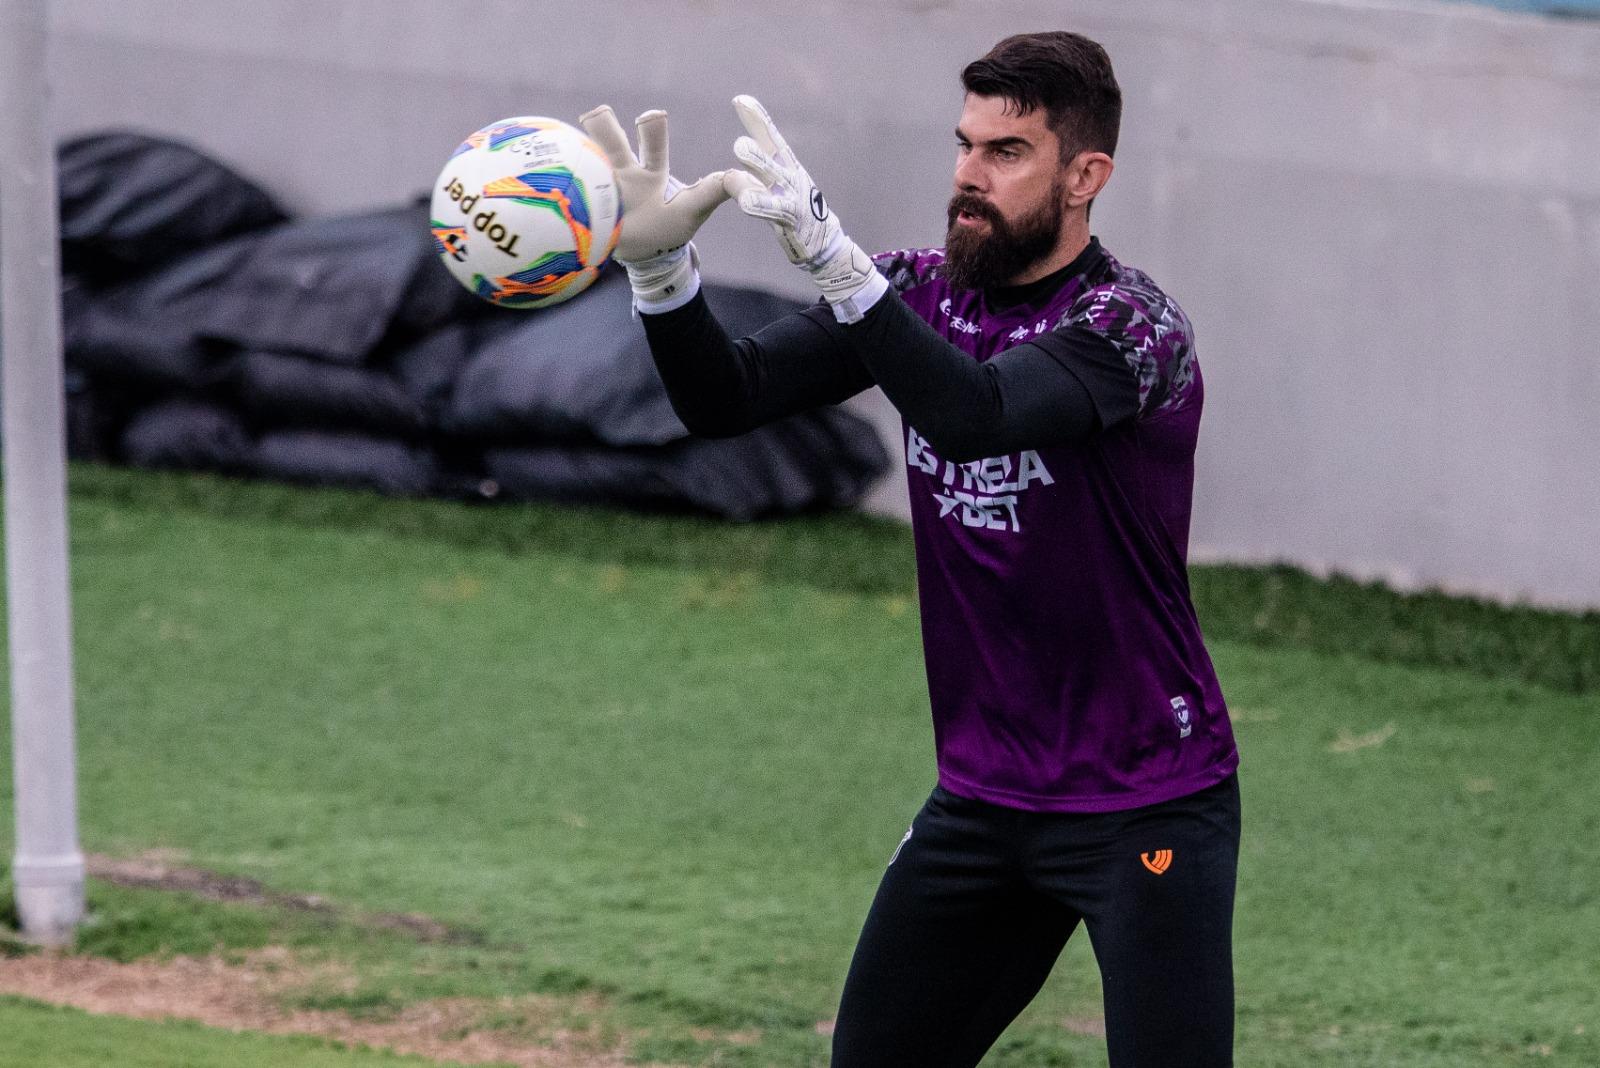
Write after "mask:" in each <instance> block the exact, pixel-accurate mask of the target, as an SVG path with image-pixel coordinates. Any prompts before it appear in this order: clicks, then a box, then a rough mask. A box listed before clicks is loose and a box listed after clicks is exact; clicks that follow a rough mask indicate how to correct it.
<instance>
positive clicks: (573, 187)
mask: <svg viewBox="0 0 1600 1068" xmlns="http://www.w3.org/2000/svg"><path fill="white" fill-rule="evenodd" d="M432 225H433V241H434V247H435V248H436V249H437V250H438V252H439V256H440V258H441V259H442V260H443V261H444V265H445V266H446V267H447V268H449V270H450V273H451V274H453V275H455V276H456V279H457V280H458V281H460V282H461V284H462V285H464V286H466V287H467V288H468V289H470V290H472V292H474V293H476V294H477V295H478V296H480V297H482V298H483V299H484V300H487V301H489V302H490V303H493V304H498V305H500V306H502V307H506V308H543V307H547V306H549V305H551V304H559V303H561V302H562V301H564V300H570V299H572V298H573V297H575V296H577V295H578V294H579V293H582V292H583V291H584V290H585V289H587V288H588V287H589V286H590V285H591V284H592V283H593V282H594V280H595V279H596V278H598V277H599V276H600V268H601V267H602V266H604V265H605V262H606V258H607V257H608V256H610V255H611V250H612V249H614V248H616V246H617V237H618V236H619V235H620V234H621V233H622V198H621V197H620V196H619V195H618V192H617V182H616V176H615V175H614V174H613V173H612V171H611V164H610V163H608V162H607V161H606V157H605V154H604V153H602V152H601V151H600V146H598V145H596V144H595V143H594V142H593V141H591V140H589V137H588V135H586V134H585V133H584V132H583V131H582V130H579V129H578V128H577V127H575V126H569V125H567V124H566V123H564V122H562V121H560V120H559V119H547V118H542V117H539V116H524V117H520V118H514V119H502V120H501V121H500V122H496V123H491V124H490V125H488V126H485V127H484V128H483V129H481V130H479V131H478V132H476V133H474V134H472V135H471V136H469V137H468V138H467V139H466V140H465V141H463V142H461V147H459V148H457V149H456V150H455V153H454V154H453V155H451V157H450V160H449V162H448V163H446V164H445V165H444V170H443V171H441V172H440V173H439V181H438V184H437V185H435V186H434V189H433V202H432Z"/></svg>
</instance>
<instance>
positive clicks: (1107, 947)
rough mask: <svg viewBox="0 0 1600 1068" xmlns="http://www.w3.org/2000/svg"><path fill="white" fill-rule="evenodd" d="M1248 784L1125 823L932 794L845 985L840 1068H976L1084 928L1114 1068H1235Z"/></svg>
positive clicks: (1130, 814)
mask: <svg viewBox="0 0 1600 1068" xmlns="http://www.w3.org/2000/svg"><path fill="white" fill-rule="evenodd" d="M1238 858H1239V786H1238V780H1237V778H1236V777H1229V778H1228V779H1227V780H1225V781H1224V782H1221V783H1218V784H1217V785H1216V786H1213V787H1210V788H1208V789H1206V790H1202V791H1201V792H1199V793H1197V794H1191V795H1190V796H1188V797H1183V798H1179V799H1177V800H1174V801H1166V802H1162V803H1161V804H1158V805H1151V806H1148V807H1146V808H1138V809H1130V810H1128V811H1125V812H1108V813H1095V814H1078V813H1040V812H1022V811H1018V810H1016V809H1009V808H1002V807H999V806H996V805H991V804H987V803H985V802H982V801H972V800H968V799H966V798H961V797H957V796H955V795H954V794H951V793H949V792H947V791H945V790H943V789H940V788H935V789H934V791H933V794H932V796H930V797H929V798H928V802H927V804H926V805H924V806H923V808H922V811H921V812H919V813H918V814H917V817H916V820H915V821H914V822H913V823H912V825H911V832H910V834H909V836H908V837H907V838H906V840H905V841H904V843H902V845H901V848H900V850H899V852H898V854H897V855H896V856H895V859H894V860H893V861H891V862H890V864H889V868H888V870H887V871H886V872H885V873H884V876H883V882H882V884H881V885H880V886H879V888H878V895H877V898H876V899H875V900H874V901H873V903H872V910H871V912H870V913H869V914H868V915H867V922H866V926H865V927H864V928H863V930H862V932H861V940H860V942H859V943H857V945H856V952H855V958H854V959H853V960H852V961H851V963H850V973H849V975H848V977H847V978H846V979H845V987H844V997H843V1000H842V1002H841V1004H840V1007H839V1019H838V1023H837V1025H836V1026H835V1029H834V1037H833V1068H902V1066H903V1068H970V1066H972V1065H976V1064H977V1063H978V1062H979V1061H980V1060H981V1059H982V1057H983V1054H984V1052H985V1051H986V1050H988V1048H989V1047H990V1045H992V1044H993V1043H994V1041H995V1039H996V1038H998V1037H999V1036H1000V1033H1001V1032H1002V1031H1003V1030H1005V1027H1006V1025H1007V1024H1009V1023H1010V1022H1011V1021H1012V1020H1013V1019H1014V1018H1015V1017H1016V1015H1017V1013H1019V1012H1021V1011H1022V1009H1023V1007H1024V1006H1026V1005H1027V1004H1028V1002H1029V1001H1030V1000H1032V998H1033V996H1034V995H1035V994H1036V993H1038V991H1039V988H1040V986H1042V985H1043V983H1044V981H1045V977H1046V976H1048V975H1049V973H1050V968H1051V966H1052V965H1053V964H1054V963H1055V961H1056V957H1057V956H1059V955H1060V953H1061V949H1062V947H1063V946H1064V945H1065V944H1066V941H1067V938H1068V936H1069V935H1071V934H1072V932H1073V930H1074V929H1075V928H1076V927H1077V925H1078V922H1079V921H1080V920H1081V921H1083V924H1084V926H1085V927H1086V928H1087V929H1088V931H1089V939H1090V941H1091V942H1092V943H1093V946H1094V953H1095V958H1096V959H1097V960H1098V961H1099V964H1100V976H1101V981H1102V985H1103V986H1104V989H1105V1015H1106V1046H1107V1050H1108V1053H1109V1055H1110V1061H1111V1068H1227V1066H1229V1065H1232V1064H1233V892H1234V875H1235V872H1236V870H1237V867H1238Z"/></svg>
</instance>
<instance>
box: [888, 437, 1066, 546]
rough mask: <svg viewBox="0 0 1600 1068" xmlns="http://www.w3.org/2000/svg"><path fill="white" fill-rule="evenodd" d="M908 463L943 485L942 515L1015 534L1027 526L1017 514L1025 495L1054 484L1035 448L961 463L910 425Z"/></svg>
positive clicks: (937, 494)
mask: <svg viewBox="0 0 1600 1068" xmlns="http://www.w3.org/2000/svg"><path fill="white" fill-rule="evenodd" d="M906 466H908V467H914V468H916V469H917V470H919V471H921V472H922V473H923V474H925V475H928V476H930V477H932V478H935V479H938V480H939V481H940V482H942V483H943V486H942V487H941V488H939V489H935V490H933V499H934V500H936V501H938V502H939V518H940V519H949V520H950V521H951V522H958V523H960V524H961V525H962V526H965V527H976V528H981V529H985V530H1004V531H1009V532H1010V533H1013V534H1015V533H1018V532H1020V531H1021V530H1022V520H1021V517H1020V516H1019V515H1018V514H1017V504H1018V501H1019V498H1020V496H1021V494H1023V493H1024V492H1026V491H1027V489H1028V487H1030V486H1036V485H1037V486H1050V485H1054V484H1055V478H1054V477H1053V476H1052V475H1051V474H1050V471H1049V469H1048V468H1046V467H1045V465H1044V461H1043V460H1042V459H1040V458H1039V454H1038V453H1037V452H1035V451H1034V450H1032V449H1024V450H1023V451H1022V452H1020V453H1018V454H1017V455H1015V456H990V457H986V458H984V459H982V460H972V461H969V462H968V463H964V464H958V463H954V462H952V461H950V460H941V459H939V457H938V456H937V455H935V454H934V451H933V449H932V448H930V447H929V445H928V440H927V439H926V438H924V437H923V436H922V435H921V434H918V433H917V432H916V430H915V429H913V428H911V427H907V428H906Z"/></svg>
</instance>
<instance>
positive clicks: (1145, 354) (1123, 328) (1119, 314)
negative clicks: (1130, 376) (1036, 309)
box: [1057, 272, 1195, 418]
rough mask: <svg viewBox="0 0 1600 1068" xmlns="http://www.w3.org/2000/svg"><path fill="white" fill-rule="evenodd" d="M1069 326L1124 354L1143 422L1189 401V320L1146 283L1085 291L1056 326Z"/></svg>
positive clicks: (1131, 281)
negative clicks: (1088, 332) (1133, 377)
mask: <svg viewBox="0 0 1600 1068" xmlns="http://www.w3.org/2000/svg"><path fill="white" fill-rule="evenodd" d="M1129 273H1130V274H1133V273H1135V272H1129ZM1067 327H1078V328H1081V329H1088V330H1092V331H1094V332H1095V333H1096V334H1100V335H1101V336H1103V337H1105V338H1107V339H1108V340H1109V341H1110V342H1111V343H1112V344H1113V345H1115V346H1116V348H1117V351H1118V352H1120V353H1122V358H1123V359H1124V360H1126V361H1127V363H1128V367H1129V369H1130V370H1132V371H1133V373H1134V374H1135V375H1136V376H1137V377H1138V379H1139V416H1140V417H1141V418H1143V417H1146V416H1151V415H1156V414H1160V413H1166V412H1172V411H1177V410H1178V409H1179V408H1181V407H1183V406H1184V405H1185V404H1187V403H1188V402H1189V400H1190V398H1191V396H1192V394H1193V392H1194V390H1193V387H1194V379H1195V362H1194V336H1193V333H1192V330H1191V328H1190V326H1189V319H1188V316H1186V315H1184V314H1183V309H1182V308H1180V307H1178V305H1177V303H1176V302H1174V301H1173V300H1172V298H1171V297H1168V296H1167V295H1166V294H1165V293H1163V292H1161V290H1159V289H1157V288H1156V287H1155V284H1154V283H1151V282H1149V280H1148V279H1146V278H1143V277H1138V278H1134V279H1119V280H1117V281H1115V282H1112V283H1110V284H1108V285H1101V286H1096V287H1095V288H1093V289H1090V290H1088V291H1087V292H1085V293H1084V294H1083V295H1082V296H1081V297H1079V298H1078V299H1077V300H1076V301H1074V302H1073V304H1072V307H1071V308H1070V309H1069V310H1068V311H1067V314H1066V315H1065V316H1063V317H1062V319H1061V322H1060V323H1058V324H1057V329H1063V328H1067Z"/></svg>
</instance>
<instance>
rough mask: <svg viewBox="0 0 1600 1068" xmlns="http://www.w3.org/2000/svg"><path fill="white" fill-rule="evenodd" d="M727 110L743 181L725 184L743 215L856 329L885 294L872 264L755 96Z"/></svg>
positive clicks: (734, 178)
mask: <svg viewBox="0 0 1600 1068" xmlns="http://www.w3.org/2000/svg"><path fill="white" fill-rule="evenodd" d="M733 108H734V110H735V111H736V112H738V115H739V120H740V121H741V122H743V123H744V128H745V129H746V130H747V131H749V133H748V135H747V136H745V137H741V138H739V140H737V141H735V142H734V145H733V154H734V155H735V156H737V157H738V159H739V162H740V163H742V164H743V165H744V166H745V168H746V171H748V173H745V172H742V171H729V172H728V173H727V176H726V178H725V179H724V185H726V186H727V187H728V189H729V191H730V192H731V193H732V194H733V195H734V196H735V197H736V198H737V199H738V202H739V209H740V210H741V211H743V212H744V213H745V214H746V215H753V216H755V217H756V218H758V219H765V220H767V221H768V222H769V223H771V224H772V229H773V230H774V231H775V232H776V233H777V235H778V241H779V242H780V243H781V244H782V245H783V251H784V253H785V254H786V255H788V257H789V262H790V263H793V264H795V265H796V266H798V267H800V268H802V269H804V270H805V271H806V272H807V273H809V274H810V275H811V278H812V280H813V281H814V282H816V283H817V286H818V288H820V289H821V290H822V295H823V297H824V298H825V299H826V300H827V302H828V304H829V305H830V306H831V307H832V308H833V315H834V318H836V319H838V320H839V321H840V322H841V323H854V322H859V321H860V320H861V317H862V316H864V315H865V314H866V313H867V311H868V310H869V309H870V308H871V307H872V306H873V305H874V304H876V303H877V302H878V300H879V298H881V297H882V296H883V294H884V293H885V292H887V291H888V289H889V282H888V280H887V279H885V278H884V277H883V275H882V274H881V273H879V271H878V269H877V268H876V267H874V266H873V265H872V257H871V256H869V255H867V254H866V253H865V252H863V251H862V250H861V246H859V245H857V244H856V243H855V242H854V241H852V240H850V238H849V237H848V236H846V234H845V232H844V231H843V230H842V229H840V227H839V219H838V217H837V216H836V215H834V214H833V212H832V211H830V210H829V208H828V202H827V201H826V200H824V199H823V197H822V191H821V190H819V189H818V188H817V186H816V183H815V182H813V181H812V180H811V175H809V174H807V173H806V169H805V168H804V167H802V166H800V161H799V160H797V159H795V156H794V152H793V150H791V149H790V148H789V144H788V142H786V141H785V140H784V139H783V135H782V134H780V133H779V132H778V128H777V127H776V126H774V125H773V124H772V117H771V116H770V115H768V114H767V110H766V108H763V107H762V106H761V102H760V101H758V100H757V99H756V98H755V97H753V96H736V97H734V98H733Z"/></svg>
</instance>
